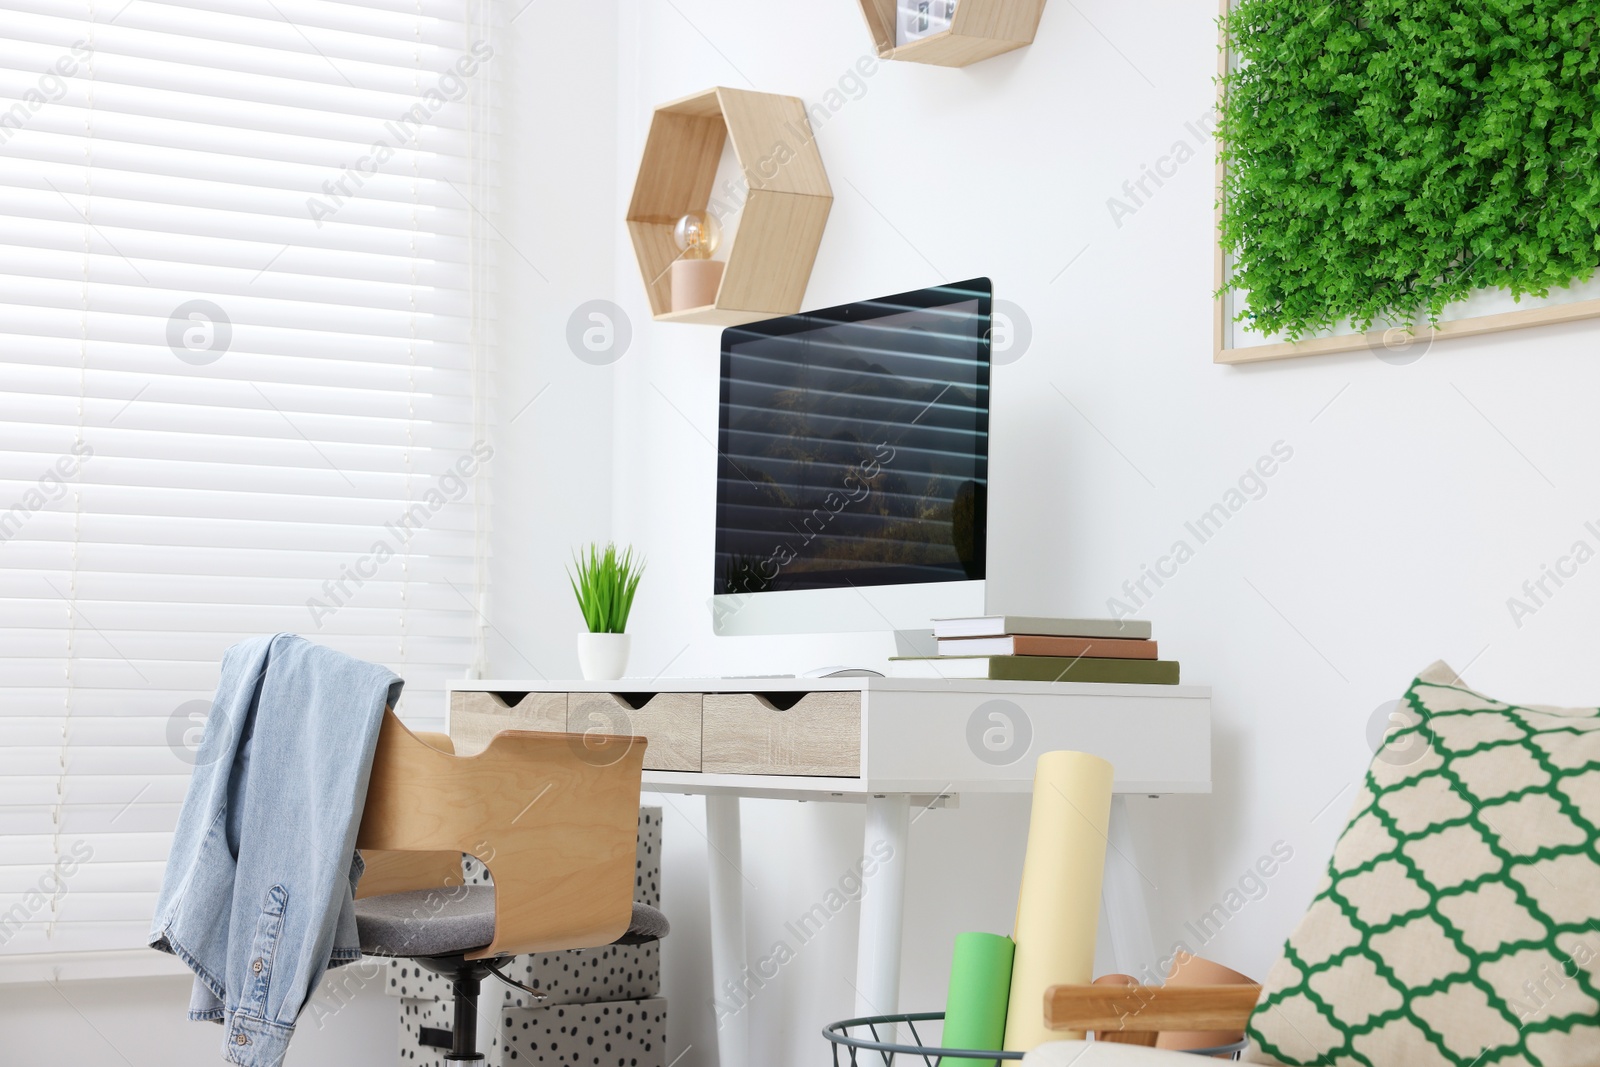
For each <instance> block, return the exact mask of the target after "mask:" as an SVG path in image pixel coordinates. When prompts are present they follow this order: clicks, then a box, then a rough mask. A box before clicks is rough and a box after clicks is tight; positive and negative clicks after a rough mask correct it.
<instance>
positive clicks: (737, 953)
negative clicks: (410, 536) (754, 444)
mask: <svg viewBox="0 0 1600 1067" xmlns="http://www.w3.org/2000/svg"><path fill="white" fill-rule="evenodd" d="M796 701H798V702H796ZM791 705H792V706H791ZM449 729H450V734H451V737H452V738H453V739H455V741H456V745H457V750H458V751H461V752H463V753H467V752H472V751H476V750H478V749H480V748H481V747H482V746H483V744H485V743H487V740H488V738H489V737H490V736H492V735H493V733H495V732H497V731H498V730H502V729H544V730H568V731H571V732H578V733H581V732H585V731H589V730H598V731H600V732H609V733H632V734H642V735H644V736H646V737H648V738H650V741H651V744H650V747H649V749H647V751H646V754H645V768H646V769H645V773H644V787H645V788H646V789H649V790H653V791H656V792H663V793H684V794H695V793H698V794H703V795H704V796H705V797H706V834H707V839H708V850H707V863H708V865H709V868H710V870H709V886H710V896H711V940H712V945H711V959H712V974H713V980H714V982H715V985H716V989H717V992H718V995H719V996H720V995H721V994H722V991H723V990H724V989H725V988H726V985H725V983H727V982H729V981H732V982H734V983H735V984H737V983H738V982H739V981H740V978H741V976H742V975H743V974H744V972H745V969H746V967H747V966H749V963H750V961H749V958H748V956H747V954H746V952H745V944H744V897H743V889H742V883H741V875H740V872H739V864H740V851H741V849H740V830H739V798H740V797H775V798H785V799H793V800H820V801H843V802H850V801H855V802H862V803H864V804H865V805H866V820H865V821H866V826H865V836H864V838H863V852H864V853H873V850H874V846H877V853H876V854H882V853H883V852H885V851H888V852H889V854H890V857H891V858H889V859H888V860H887V861H885V862H883V863H882V864H881V865H880V866H879V868H878V870H877V871H876V873H874V874H873V876H872V878H871V879H869V880H868V881H867V888H866V892H865V893H864V894H863V896H862V900H861V934H860V942H859V945H858V949H857V958H856V983H855V987H856V991H857V996H856V1013H857V1014H858V1015H885V1014H893V1013H895V1012H897V1011H898V1010H899V987H900V938H901V918H902V913H903V910H904V904H905V875H906V862H907V857H908V855H909V851H910V833H909V831H910V822H911V808H912V805H913V804H916V805H923V806H926V805H934V804H953V803H954V802H955V800H956V799H957V798H959V796H960V795H961V794H962V793H968V792H970V793H1028V792H1031V791H1032V788H1033V765H1034V760H1035V758H1036V757H1037V756H1038V754H1039V753H1041V752H1048V751H1051V750H1054V749H1075V750H1078V751H1082V752H1091V753H1093V754H1095V755H1097V756H1101V757H1102V758H1104V759H1106V760H1109V761H1110V762H1111V764H1112V766H1113V767H1115V768H1116V781H1115V786H1114V791H1115V793H1116V794H1117V796H1114V797H1113V800H1112V821H1111V828H1110V835H1109V836H1110V840H1109V842H1108V844H1109V845H1110V846H1111V847H1110V848H1109V849H1108V850H1107V857H1106V877H1105V904H1106V912H1107V916H1108V921H1109V923H1110V927H1111V928H1110V929H1109V930H1108V931H1107V933H1108V934H1109V936H1110V938H1111V943H1112V949H1113V952H1114V955H1115V957H1116V959H1117V964H1118V967H1119V969H1122V970H1124V971H1134V972H1136V971H1137V969H1138V968H1139V967H1141V966H1143V965H1145V964H1148V963H1149V962H1151V961H1152V960H1153V959H1154V958H1155V953H1154V951H1153V947H1154V946H1153V944H1152V941H1151V937H1150V927H1149V919H1148V913H1147V911H1146V909H1145V899H1144V890H1143V887H1142V885H1141V879H1140V875H1139V874H1138V872H1137V869H1136V866H1135V865H1136V864H1137V859H1136V858H1135V847H1134V843H1133V841H1132V840H1131V838H1130V836H1129V833H1128V826H1127V818H1126V806H1125V802H1124V800H1123V799H1122V798H1123V797H1124V796H1126V795H1129V794H1146V795H1159V794H1163V793H1208V792H1210V791H1211V699H1210V690H1209V689H1206V688H1203V687H1199V686H1168V685H1095V684H1081V683H1072V684H1056V685H1052V684H1048V683H1034V682H989V681H964V680H952V681H942V680H937V679H932V680H923V679H902V678H720V679H702V678H690V679H680V678H671V679H652V680H649V681H646V680H643V679H623V680H621V681H614V682H552V681H544V680H540V681H530V680H527V679H512V680H503V681H502V680H488V681H471V682H456V683H453V684H452V685H451V693H450V726H449ZM885 846H887V849H885ZM1019 873H1020V872H1019ZM825 1021H826V1020H818V1026H821V1025H822V1023H823V1022H825ZM748 1027H749V1019H748V1013H747V1012H744V1011H741V1012H738V1013H736V1014H734V1015H732V1016H726V1017H724V1018H723V1020H722V1022H721V1026H720V1028H719V1031H718V1043H719V1055H720V1060H721V1067H748V1065H749V1063H750V1060H749V1030H748Z"/></svg>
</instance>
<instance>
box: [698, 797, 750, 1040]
mask: <svg viewBox="0 0 1600 1067" xmlns="http://www.w3.org/2000/svg"><path fill="white" fill-rule="evenodd" d="M706 853H707V855H706V861H707V868H708V869H709V871H710V877H709V878H708V883H709V885H708V888H709V890H710V896H711V984H712V990H713V992H712V996H713V998H714V999H715V1002H716V1003H717V1004H719V1005H726V1006H727V1007H728V1008H729V1009H731V1010H730V1011H726V1012H725V1011H723V1010H721V1009H720V1008H719V1009H718V1010H717V1063H718V1067H747V1065H748V1064H749V1062H750V1011H749V1008H748V1007H746V1006H744V1001H745V998H746V997H747V996H748V991H747V990H745V988H744V984H743V982H742V978H743V976H744V969H745V958H746V957H745V949H744V875H743V873H742V872H741V865H742V863H743V860H742V859H741V857H740V848H739V798H738V797H736V796H721V795H708V796H707V797H706Z"/></svg>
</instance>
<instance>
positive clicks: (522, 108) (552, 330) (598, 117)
mask: <svg viewBox="0 0 1600 1067" xmlns="http://www.w3.org/2000/svg"><path fill="white" fill-rule="evenodd" d="M506 6H507V17H508V18H511V22H510V23H509V25H508V26H506V27H505V30H504V33H505V44H504V46H503V47H501V48H500V49H499V50H498V51H499V57H498V59H499V61H500V62H502V64H503V65H502V66H501V68H500V71H499V73H500V76H501V78H502V79H503V81H502V84H501V99H502V101H503V111H502V114H501V128H502V130H503V133H502V135H501V137H500V140H499V154H500V194H499V195H500V205H499V206H500V210H499V212H498V213H497V215H496V226H497V227H498V228H499V230H500V231H501V236H502V237H503V238H504V240H502V241H500V242H499V243H498V245H497V255H498V257H499V272H498V275H497V283H498V294H497V296H498V307H499V330H498V336H497V338H496V340H497V342H498V344H499V351H500V360H499V362H498V364H497V366H496V368H495V370H496V374H495V382H494V386H495V388H494V394H493V395H494V403H493V417H494V423H495V425H494V442H495V459H494V470H493V472H492V475H491V481H492V484H493V494H494V505H493V509H492V523H493V531H494V532H493V535H492V538H491V552H492V553H493V555H492V559H491V563H490V568H489V594H488V604H489V607H488V611H487V617H488V620H489V624H490V625H489V628H488V632H487V644H488V655H489V673H490V674H491V675H492V676H494V677H519V678H526V677H541V676H543V677H551V678H559V677H570V676H572V675H573V674H575V673H576V671H577V654H576V646H575V644H574V641H573V638H572V633H573V631H574V630H575V629H576V628H578V627H579V626H581V625H582V617H581V616H580V615H579V613H578V609H577V607H576V605H575V604H574V603H573V601H572V593H571V592H570V590H569V589H568V588H567V579H566V573H565V570H564V565H565V563H566V561H567V560H568V559H569V558H570V552H571V549H572V546H574V545H577V544H580V543H584V542H587V541H593V540H596V539H604V538H605V537H607V536H608V535H609V530H610V521H611V516H610V511H611V501H610V486H611V468H612V430H611V410H612V403H611V389H612V377H613V376H614V374H615V373H616V372H615V369H614V368H613V367H611V366H607V365H602V364H596V363H587V362H584V361H583V360H581V359H579V358H578V356H577V355H575V354H574V352H573V351H572V350H571V349H570V348H569V346H568V343H567V324H568V320H569V318H570V317H571V315H572V313H573V312H574V311H575V310H576V309H577V308H578V307H579V306H580V305H582V304H584V303H586V302H588V301H591V300H595V299H603V298H607V297H609V296H610V295H611V293H612V290H613V288H614V284H615V283H614V281H613V278H614V273H615V260H614V255H615V247H614V245H613V242H612V241H611V237H610V235H611V230H612V228H613V227H615V226H616V225H617V219H618V218H619V217H620V216H618V214H617V210H616V204H615V200H614V197H613V189H614V186H615V180H616V172H617V158H616V125H615V118H614V114H615V109H616V107H617V76H616V71H617V56H616V34H617V10H616V7H615V5H613V4H605V3H602V4H559V5H553V4H530V5H527V6H524V4H523V3H522V2H521V0H519V2H517V3H512V4H508V5H506ZM519 9H520V11H521V13H520V14H518V10H519ZM552 42H559V44H560V46H559V47H554V46H553V45H552ZM635 343H637V342H635Z"/></svg>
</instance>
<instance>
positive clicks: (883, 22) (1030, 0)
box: [861, 0, 1044, 67]
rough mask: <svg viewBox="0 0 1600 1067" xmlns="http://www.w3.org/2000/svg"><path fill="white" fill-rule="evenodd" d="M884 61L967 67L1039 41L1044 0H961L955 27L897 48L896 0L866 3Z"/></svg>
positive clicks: (863, 5) (863, 9)
mask: <svg viewBox="0 0 1600 1067" xmlns="http://www.w3.org/2000/svg"><path fill="white" fill-rule="evenodd" d="M861 14H862V15H864V16H866V19H867V28H868V29H869V30H871V31H872V40H873V43H874V44H876V45H877V48H878V58H879V59H901V60H910V61H911V62H913V63H932V64H934V65H935V66H940V67H964V66H966V65H967V64H969V63H976V62H978V60H980V59H988V58H989V57H990V56H997V55H1000V54H1001V53H1003V52H1009V51H1011V50H1012V49H1015V48H1021V47H1023V46H1024V45H1029V44H1032V43H1033V35H1034V34H1035V33H1037V32H1038V29H1039V16H1040V15H1042V14H1044V0H958V2H957V4H956V11H955V14H954V15H952V16H951V17H950V28H949V29H948V30H946V31H945V32H943V33H936V34H934V35H933V36H931V37H924V38H922V39H921V40H918V41H911V42H909V43H908V44H903V45H900V46H899V47H898V48H897V47H895V43H894V37H895V34H894V21H895V0H861Z"/></svg>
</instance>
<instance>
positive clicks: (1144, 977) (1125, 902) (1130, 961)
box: [1102, 796, 1166, 982]
mask: <svg viewBox="0 0 1600 1067" xmlns="http://www.w3.org/2000/svg"><path fill="white" fill-rule="evenodd" d="M1106 839H1107V842H1108V843H1109V844H1110V846H1111V847H1110V848H1108V849H1107V850H1106V874H1105V882H1104V885H1103V889H1102V893H1103V896H1104V899H1105V906H1106V925H1107V926H1108V927H1109V929H1108V930H1107V933H1109V934H1110V935H1111V952H1112V957H1113V958H1114V959H1115V960H1116V966H1117V970H1118V971H1119V972H1121V973H1122V974H1131V975H1133V976H1134V977H1135V978H1137V979H1139V981H1141V982H1160V981H1162V980H1164V979H1165V978H1166V975H1164V974H1157V973H1155V971H1156V966H1157V962H1158V961H1157V958H1156V950H1155V938H1154V937H1152V936H1151V933H1150V909H1149V905H1148V903H1147V902H1146V900H1145V881H1144V875H1142V874H1140V873H1139V866H1138V864H1139V857H1138V854H1137V853H1136V851H1135V849H1134V845H1133V832H1132V829H1131V828H1130V827H1129V826H1128V798H1127V797H1123V796H1114V797H1112V798H1111V821H1110V824H1109V825H1108V827H1107V830H1106Z"/></svg>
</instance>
